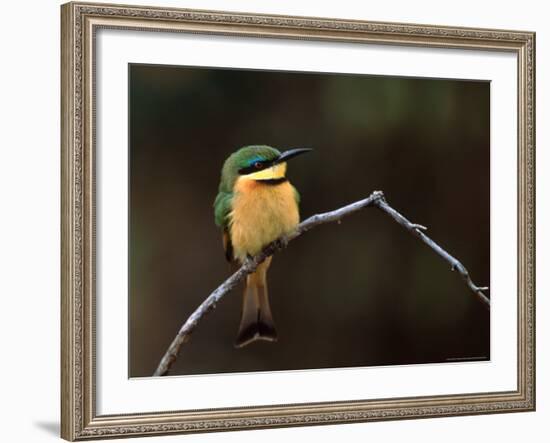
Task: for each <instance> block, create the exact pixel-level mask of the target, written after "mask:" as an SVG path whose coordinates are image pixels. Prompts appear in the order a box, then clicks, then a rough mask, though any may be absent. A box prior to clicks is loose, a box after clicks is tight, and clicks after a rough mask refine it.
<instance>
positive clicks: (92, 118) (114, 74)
mask: <svg viewBox="0 0 550 443" xmlns="http://www.w3.org/2000/svg"><path fill="white" fill-rule="evenodd" d="M61 15H62V41H61V45H62V60H61V67H62V69H61V71H62V97H61V99H62V128H61V131H62V177H61V182H62V196H61V198H62V257H61V259H62V304H61V310H62V312H61V313H62V316H61V317H62V325H61V327H62V372H61V379H62V392H61V404H62V423H61V433H62V437H63V438H65V439H67V440H71V441H72V440H84V439H93V438H107V437H122V436H126V437H128V436H144V435H159V434H174V433H192V432H204V431H225V430H231V429H251V428H268V427H278V426H300V425H319V424H334V423H350V422H358V421H375V420H393V419H404V418H422V417H440V416H450V415H453V416H458V415H470V414H488V413H497V412H518V411H532V410H534V409H535V281H534V279H535V274H534V273H535V267H534V261H535V218H534V213H535V197H534V196H535V160H534V159H535V100H534V97H535V95H534V91H535V35H534V33H532V32H526V31H515V30H514V31H504V30H493V29H470V28H453V27H448V26H437V25H417V24H396V23H379V22H364V21H353V20H340V19H338V20H336V19H334V20H333V19H326V18H322V19H321V18H306V17H287V16H268V15H257V14H248V13H233V12H232V13H228V12H218V11H196V10H184V9H166V8H157V7H134V6H124V5H106V4H91V3H79V2H76V3H68V4H65V5H63V6H62V7H61Z"/></svg>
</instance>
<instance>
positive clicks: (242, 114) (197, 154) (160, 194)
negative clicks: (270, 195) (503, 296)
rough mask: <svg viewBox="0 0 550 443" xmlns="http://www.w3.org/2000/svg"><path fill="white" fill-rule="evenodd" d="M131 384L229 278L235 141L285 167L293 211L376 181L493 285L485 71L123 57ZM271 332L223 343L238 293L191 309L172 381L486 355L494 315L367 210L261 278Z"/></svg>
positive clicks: (304, 211)
mask: <svg viewBox="0 0 550 443" xmlns="http://www.w3.org/2000/svg"><path fill="white" fill-rule="evenodd" d="M129 94H130V257H129V260H130V276H129V284H130V294H129V299H130V303H129V305H130V312H129V315H130V331H129V336H130V343H129V349H130V355H129V362H130V374H129V376H130V377H142V376H151V375H152V373H153V371H154V370H155V368H156V366H157V364H158V362H159V360H160V358H161V357H162V355H163V354H164V352H165V350H166V348H167V347H168V345H169V344H170V342H171V340H172V339H173V338H174V336H175V334H176V333H177V331H178V329H179V327H180V326H181V324H182V323H183V322H184V321H185V320H186V319H187V317H188V316H189V315H190V314H191V313H192V312H193V310H194V309H195V308H196V307H197V306H198V305H199V304H200V303H201V302H202V301H203V300H204V299H205V298H206V296H207V295H208V294H209V293H210V292H211V291H212V290H214V289H215V288H216V287H217V286H218V285H219V284H220V283H221V282H223V280H225V279H226V278H227V277H228V276H229V275H230V268H229V265H228V264H227V262H226V261H225V259H224V254H223V248H222V242H221V233H220V232H219V230H218V228H217V227H216V226H215V224H214V217H213V208H212V203H213V201H214V198H215V196H216V193H217V188H218V184H219V178H220V169H221V167H222V164H223V162H224V160H225V158H226V157H227V156H228V155H229V154H231V153H232V152H233V151H235V150H237V149H238V148H239V147H242V146H245V145H250V144H268V145H271V146H274V147H276V148H278V149H280V150H284V149H289V148H295V147H310V148H314V150H315V151H314V152H313V153H310V154H308V155H306V156H303V157H300V158H298V159H296V160H293V161H292V162H290V163H289V171H288V176H289V178H290V180H291V182H292V183H293V184H294V185H295V186H296V188H297V189H298V190H299V192H300V194H301V196H302V202H301V215H302V218H306V217H308V216H309V215H312V214H315V213H318V212H323V211H327V210H331V209H335V208H337V207H340V206H342V205H344V204H347V203H350V202H353V201H355V200H358V199H361V198H364V197H366V196H368V195H369V194H370V193H371V192H372V191H373V190H383V191H384V193H385V195H386V198H387V199H388V202H389V203H390V204H391V205H392V206H393V207H394V208H396V209H397V210H398V211H400V212H401V213H402V214H403V215H405V216H406V217H407V218H409V219H410V220H411V221H412V222H415V223H420V224H423V225H425V226H428V228H429V231H428V234H429V235H430V236H431V237H432V238H433V239H434V240H435V241H436V242H438V243H439V244H440V245H441V246H442V247H443V248H445V249H446V250H447V251H448V252H450V253H451V254H453V255H454V256H455V257H457V258H458V259H459V260H461V261H462V263H463V264H464V265H465V266H466V267H467V269H468V270H469V271H470V274H471V276H472V279H473V280H474V282H476V283H477V284H478V285H480V286H484V285H490V255H489V246H490V243H489V240H490V238H489V221H490V219H489V210H490V202H489V183H490V175H489V172H490V170H489V159H490V149H489V115H490V114H489V97H490V85H489V83H488V82H476V81H457V80H438V79H415V78H399V77H375V76H366V75H342V74H338V75H333V74H318V73H292V72H265V71H245V70H228V69H210V68H204V69H203V68H187V67H172V66H150V65H131V66H130V90H129ZM268 282H269V291H270V299H271V307H272V310H273V316H274V319H275V324H276V326H277V330H278V334H279V341H278V342H277V343H267V342H256V343H253V344H251V345H249V346H247V347H245V348H242V349H235V348H234V347H233V341H234V339H235V335H236V333H237V328H238V324H239V318H240V303H241V289H239V290H236V291H234V292H232V293H231V294H228V295H227V296H226V297H225V298H224V299H223V300H222V302H220V303H219V304H218V306H217V308H216V309H215V310H214V311H212V312H211V313H210V314H209V315H208V316H206V317H205V318H203V320H202V321H201V322H200V324H199V326H198V327H197V329H196V330H195V332H194V333H193V336H192V338H191V340H190V341H189V342H188V343H186V344H185V345H184V346H183V347H182V350H181V353H180V355H179V358H178V359H177V361H176V363H175V364H174V366H173V368H172V371H171V374H172V375H179V374H208V373H223V372H250V371H274V370H292V369H312V368H331V367H332V368H334V367H351V366H379V365H395V364H420V363H439V362H447V361H456V360H460V359H467V360H470V359H472V360H487V359H489V358H490V353H489V344H490V340H489V339H490V337H489V330H490V324H489V319H490V317H489V312H488V311H487V310H486V309H485V307H484V306H483V305H482V304H481V303H480V302H479V301H478V300H477V299H476V297H475V296H474V295H473V294H472V293H471V292H470V291H469V290H468V288H467V287H466V285H465V284H464V283H463V282H462V280H461V279H460V277H459V275H458V274H457V273H455V272H451V271H450V268H449V265H448V264H447V263H446V262H444V261H442V260H441V259H440V258H439V257H438V256H437V255H436V254H435V253H434V252H433V251H432V250H431V249H429V248H428V247H426V246H425V245H424V244H423V243H421V242H420V241H419V240H418V239H417V238H414V237H413V236H411V235H410V234H409V233H408V232H407V231H405V230H404V229H403V228H402V227H401V226H399V225H397V224H396V223H395V222H393V221H392V220H391V219H390V218H388V216H386V215H384V214H382V213H381V212H379V211H377V210H376V209H371V208H369V209H366V210H365V211H363V212H361V213H358V214H355V215H352V216H351V217H349V218H346V219H344V220H343V222H342V223H341V224H340V225H337V224H333V225H323V226H320V227H318V228H315V229H314V230H312V231H310V232H308V233H307V234H305V235H304V236H302V237H300V238H299V239H297V240H296V241H294V242H292V244H291V245H290V246H289V248H288V249H286V250H285V251H282V252H281V253H278V254H277V255H276V256H275V257H274V259H273V264H272V266H271V268H270V271H269V274H268Z"/></svg>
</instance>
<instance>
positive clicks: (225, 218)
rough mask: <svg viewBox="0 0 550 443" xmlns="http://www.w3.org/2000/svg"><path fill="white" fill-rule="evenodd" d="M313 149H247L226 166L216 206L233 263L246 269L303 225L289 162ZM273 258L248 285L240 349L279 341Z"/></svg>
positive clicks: (266, 147) (244, 303)
mask: <svg viewBox="0 0 550 443" xmlns="http://www.w3.org/2000/svg"><path fill="white" fill-rule="evenodd" d="M308 151H310V149H291V150H289V151H285V152H283V153H281V152H279V151H278V150H277V149H275V148H272V147H270V146H246V147H244V148H241V149H239V150H238V151H236V152H234V153H233V154H231V155H230V156H229V157H228V158H227V160H226V161H225V163H224V165H223V168H222V173H221V181H220V186H219V192H218V195H217V196H216V200H215V202H214V215H215V221H216V225H218V226H219V227H220V228H221V229H222V230H223V246H224V249H225V257H226V258H227V260H228V261H232V260H237V261H239V262H240V263H243V262H244V261H245V260H246V258H247V257H248V256H254V255H256V254H258V253H259V252H260V251H262V249H263V248H264V247H265V246H267V245H268V244H269V243H271V242H272V241H274V240H276V239H277V238H279V237H280V236H282V235H285V234H289V233H291V232H292V231H293V230H294V229H295V228H296V226H297V225H298V223H299V222H300V215H299V210H298V204H299V202H300V195H299V194H298V192H297V191H296V189H295V188H294V186H292V185H291V184H290V182H289V181H288V179H287V178H286V169H287V161H288V160H290V159H291V158H294V157H296V156H298V155H300V154H303V153H305V152H308ZM270 264H271V257H269V258H268V259H266V260H265V261H264V262H263V263H261V264H260V265H259V266H258V268H257V269H256V271H255V272H253V273H251V274H249V275H248V276H247V279H246V287H245V289H244V293H243V300H242V311H241V322H240V325H239V332H238V334H237V339H236V341H235V346H236V347H238V348H240V347H242V346H245V345H247V344H249V343H252V342H253V341H255V340H267V341H276V340H277V332H276V331H275V325H274V324H273V318H272V315H271V308H270V306H269V299H268V294H267V281H266V273H267V269H268V268H269V265H270Z"/></svg>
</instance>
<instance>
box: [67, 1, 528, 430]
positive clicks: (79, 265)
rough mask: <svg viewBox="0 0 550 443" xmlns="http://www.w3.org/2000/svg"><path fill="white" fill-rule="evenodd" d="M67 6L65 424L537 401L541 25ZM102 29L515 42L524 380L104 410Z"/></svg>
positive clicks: (243, 425) (509, 408)
mask: <svg viewBox="0 0 550 443" xmlns="http://www.w3.org/2000/svg"><path fill="white" fill-rule="evenodd" d="M61 17H62V20H61V22H62V36H61V47H62V58H61V73H62V74H61V75H62V111H61V112H62V115H61V119H62V120H61V121H62V128H61V139H62V168H61V169H62V176H61V186H62V214H61V215H62V254H61V260H62V299H61V317H62V325H61V349H62V355H61V435H62V437H63V438H65V439H67V440H84V439H93V438H106V437H121V436H143V435H158V434H171V433H188V432H203V431H221V430H230V429H251V428H268V427H280V426H299V425H313V424H335V423H348V422H358V421H374V420H391V419H399V418H421V417H438V416H449V415H468V414H485V413H496V412H513V411H532V410H534V409H535V265H534V263H535V117H534V116H535V34H534V33H532V32H522V31H521V32H520V31H501V30H488V29H470V28H453V27H443V26H431V25H412V24H395V23H375V22H362V21H352V20H332V19H322V18H304V17H287V16H268V15H257V14H245V13H227V12H217V11H195V10H183V9H166V8H155V7H141V6H140V7H132V6H122V5H106V4H88V3H68V4H65V5H63V6H62V8H61ZM99 28H117V29H131V30H154V31H167V32H191V33H206V34H221V35H233V36H255V37H271V38H285V39H306V40H327V41H334V42H358V43H383V44H393V45H410V46H425V47H444V48H472V49H481V50H496V51H508V52H512V53H515V54H516V55H517V59H518V160H519V163H518V164H519V167H518V204H519V210H518V300H517V302H518V348H517V352H518V383H517V390H515V391H511V392H490V393H479V394H464V395H449V396H429V397H415V398H394V399H390V400H387V399H386V400H376V399H372V400H364V401H346V402H330V403H315V404H312V403H308V404H292V405H280V406H258V407H249V408H227V409H208V410H194V411H180V412H167V411H164V412H162V411H161V412H154V413H147V414H125V415H109V416H98V415H97V414H96V411H95V367H94V323H95V315H94V294H95V286H94V285H95V260H94V257H95V252H94V251H95V225H94V212H95V209H94V205H95V193H94V184H95V181H94V180H95V172H94V149H95V147H94V111H95V103H94V81H95V78H94V35H95V32H96V30H97V29H99Z"/></svg>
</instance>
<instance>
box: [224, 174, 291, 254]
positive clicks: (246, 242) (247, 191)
mask: <svg viewBox="0 0 550 443" xmlns="http://www.w3.org/2000/svg"><path fill="white" fill-rule="evenodd" d="M299 222H300V215H299V211H298V205H297V203H296V198H295V191H294V187H293V186H292V185H291V184H290V183H289V182H284V183H281V184H278V185H269V184H262V183H261V182H257V181H255V180H249V179H245V178H242V177H241V178H240V179H239V180H238V182H237V184H236V185H235V197H234V198H233V211H232V212H231V214H230V225H229V226H230V235H231V243H232V244H233V251H234V254H235V257H237V258H238V259H239V260H241V261H242V260H244V259H245V258H246V256H247V254H248V255H255V254H257V253H258V252H260V251H261V250H262V249H263V248H264V247H265V246H266V245H268V244H269V243H271V242H272V241H273V240H275V239H277V238H278V237H280V236H281V235H283V234H288V233H290V232H292V231H293V230H294V229H295V228H296V226H297V225H298V223H299Z"/></svg>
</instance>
